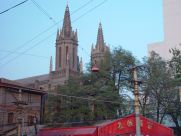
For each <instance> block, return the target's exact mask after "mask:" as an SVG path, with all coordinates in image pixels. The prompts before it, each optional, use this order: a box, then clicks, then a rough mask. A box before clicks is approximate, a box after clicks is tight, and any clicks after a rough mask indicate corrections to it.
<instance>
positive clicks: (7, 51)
mask: <svg viewBox="0 0 181 136" xmlns="http://www.w3.org/2000/svg"><path fill="white" fill-rule="evenodd" d="M0 52H6V53H12V54H21V55H27V56H33V57H39V58H45V59H50V57H46V56H40V55H35V54H29V53H28V54H27V53H23V52H12V51H9V50H0Z"/></svg>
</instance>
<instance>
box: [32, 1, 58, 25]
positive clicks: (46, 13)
mask: <svg viewBox="0 0 181 136" xmlns="http://www.w3.org/2000/svg"><path fill="white" fill-rule="evenodd" d="M31 1H32V2H33V4H34V5H35V6H36V7H37V8H38V9H39V10H40V11H41V12H43V14H44V15H45V16H47V17H48V18H49V19H50V20H51V21H52V22H53V23H54V24H56V21H55V20H54V19H53V17H52V16H50V15H49V14H48V12H47V11H46V10H45V9H44V8H42V7H41V6H40V5H39V4H38V3H37V2H36V1H34V0H31Z"/></svg>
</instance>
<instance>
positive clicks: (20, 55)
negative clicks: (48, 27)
mask: <svg viewBox="0 0 181 136" xmlns="http://www.w3.org/2000/svg"><path fill="white" fill-rule="evenodd" d="M54 34H55V33H54V32H53V33H51V34H50V35H48V36H47V37H46V38H44V39H42V40H41V41H39V42H38V43H36V44H34V45H33V46H31V47H30V48H28V49H26V50H25V51H23V52H22V54H18V55H17V56H15V57H14V58H12V59H10V60H9V61H7V62H6V63H4V64H3V65H2V66H1V68H3V67H4V66H6V65H7V64H9V63H10V62H12V61H14V60H15V59H17V58H18V57H20V56H22V55H23V54H24V53H26V52H28V51H29V50H31V49H33V48H34V47H36V46H38V45H39V44H40V43H42V42H44V41H46V40H48V39H49V38H50V37H51V36H53V35H54Z"/></svg>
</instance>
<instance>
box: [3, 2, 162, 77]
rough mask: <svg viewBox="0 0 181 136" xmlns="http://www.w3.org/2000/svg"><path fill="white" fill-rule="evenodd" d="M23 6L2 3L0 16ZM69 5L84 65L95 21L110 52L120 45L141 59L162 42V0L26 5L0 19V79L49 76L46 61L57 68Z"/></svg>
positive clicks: (87, 60) (92, 39)
mask: <svg viewBox="0 0 181 136" xmlns="http://www.w3.org/2000/svg"><path fill="white" fill-rule="evenodd" d="M22 1H23V0H13V1H12V0H1V1H0V12H2V11H4V10H6V9H8V8H10V7H12V6H14V5H16V4H18V3H20V2H22ZM34 2H36V3H38V5H39V6H40V7H42V8H43V9H44V11H42V10H40V8H37V6H36V5H35V4H34ZM67 3H68V5H69V10H70V14H71V21H72V28H73V30H76V29H77V31H78V41H79V46H78V56H79V57H80V58H81V57H82V59H83V62H84V66H85V65H86V64H87V63H88V62H89V61H90V53H91V45H92V43H93V44H95V43H96V38H97V31H98V26H99V22H101V23H102V27H103V33H104V40H105V42H106V43H107V44H109V46H110V48H111V50H113V49H114V48H116V47H119V46H121V47H122V48H124V49H126V50H128V51H130V52H132V54H133V55H134V56H135V57H136V58H137V59H139V60H141V59H142V58H143V57H144V56H147V45H148V44H150V43H154V42H158V41H163V11H162V8H163V7H162V0H51V1H50V0H46V1H45V0H28V1H27V2H25V3H24V4H22V5H20V6H18V7H16V8H14V9H11V10H9V11H7V12H5V13H3V14H0V77H1V78H2V77H3V78H7V79H12V80H15V79H20V78H25V77H31V76H36V75H41V74H47V73H48V72H49V64H50V56H52V57H53V67H55V39H56V32H57V29H60V28H62V24H63V17H64V12H65V7H66V5H67Z"/></svg>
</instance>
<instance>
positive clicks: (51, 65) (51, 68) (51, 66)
mask: <svg viewBox="0 0 181 136" xmlns="http://www.w3.org/2000/svg"><path fill="white" fill-rule="evenodd" d="M52 70H53V64H52V56H51V57H50V71H49V72H50V73H51V72H52Z"/></svg>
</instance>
